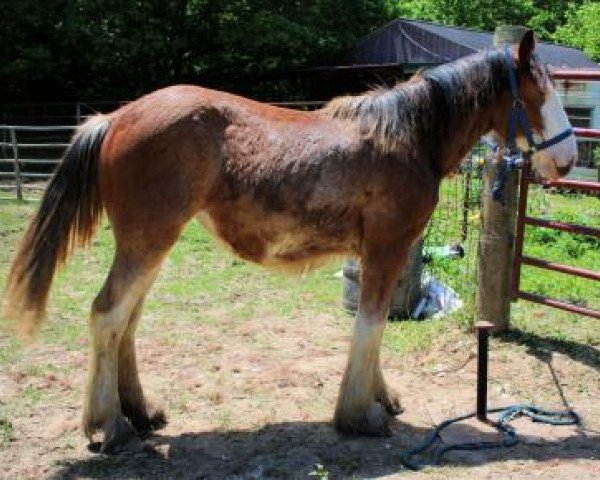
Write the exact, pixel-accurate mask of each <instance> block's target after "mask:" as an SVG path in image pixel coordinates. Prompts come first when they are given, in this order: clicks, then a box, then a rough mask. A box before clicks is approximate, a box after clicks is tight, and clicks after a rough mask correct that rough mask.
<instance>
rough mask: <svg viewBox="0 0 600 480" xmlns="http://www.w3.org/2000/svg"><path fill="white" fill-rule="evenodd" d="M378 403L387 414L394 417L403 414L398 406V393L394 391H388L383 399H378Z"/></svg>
mask: <svg viewBox="0 0 600 480" xmlns="http://www.w3.org/2000/svg"><path fill="white" fill-rule="evenodd" d="M379 401H380V402H381V404H382V405H383V406H384V407H385V409H386V411H387V413H389V414H390V415H392V416H394V417H395V416H397V415H400V414H401V413H402V412H404V409H403V408H402V405H401V404H400V395H398V393H396V392H395V391H394V390H389V389H388V391H387V392H386V393H385V395H384V398H382V399H380V400H379Z"/></svg>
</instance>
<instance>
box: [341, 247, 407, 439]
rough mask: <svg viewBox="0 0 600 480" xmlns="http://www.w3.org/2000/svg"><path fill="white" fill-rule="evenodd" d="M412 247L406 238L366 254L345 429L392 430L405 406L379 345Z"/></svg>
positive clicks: (346, 380)
mask: <svg viewBox="0 0 600 480" xmlns="http://www.w3.org/2000/svg"><path fill="white" fill-rule="evenodd" d="M409 246H410V243H409V242H403V243H402V245H395V246H394V248H392V249H390V247H389V246H388V247H386V248H379V249H374V250H373V251H371V252H369V253H368V254H367V255H365V256H364V257H363V259H362V265H361V270H362V272H361V294H360V301H359V308H358V313H357V317H356V323H355V326H354V336H353V339H352V345H351V347H350V354H349V357H348V364H347V366H346V371H345V373H344V377H343V379H342V384H341V387H340V393H339V397H338V401H337V406H336V411H335V418H334V422H335V425H336V427H337V428H338V430H341V431H343V432H347V433H361V434H367V435H388V434H389V433H390V428H389V421H390V419H391V418H392V416H393V415H397V414H399V413H400V412H401V411H402V409H401V407H400V401H399V398H398V396H397V395H396V394H395V393H394V392H392V391H391V390H389V389H388V387H387V385H386V383H385V381H384V379H383V374H382V373H381V367H380V364H379V348H380V345H381V337H382V335H383V331H384V330H385V325H386V320H387V312H388V308H389V304H390V300H391V297H392V293H393V290H394V287H395V284H396V281H397V278H398V276H399V274H400V271H401V269H402V267H404V264H405V262H406V258H407V252H408V248H409ZM394 253H395V254H394Z"/></svg>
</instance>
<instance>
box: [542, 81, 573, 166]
mask: <svg viewBox="0 0 600 480" xmlns="http://www.w3.org/2000/svg"><path fill="white" fill-rule="evenodd" d="M541 114H542V120H543V122H544V131H543V132H542V138H539V136H538V135H535V134H534V139H535V141H536V143H540V142H542V141H544V140H549V139H551V138H554V137H556V136H557V135H560V134H561V133H562V132H564V131H565V130H568V129H569V128H571V124H570V122H569V119H568V118H567V114H566V113H565V109H564V108H563V106H562V103H561V101H560V98H559V97H558V95H557V93H556V90H554V89H553V88H551V87H550V88H549V89H548V90H547V91H546V101H545V102H544V104H543V105H542V109H541ZM541 153H543V154H545V155H547V156H549V157H550V158H551V159H552V160H554V162H555V163H556V165H557V166H559V167H566V166H567V165H569V164H570V163H572V162H574V161H575V160H576V159H577V141H576V140H575V135H570V136H568V137H567V138H565V139H563V140H561V141H560V142H558V143H555V144H554V145H552V146H550V147H548V148H546V149H545V150H543V151H542V152H541Z"/></svg>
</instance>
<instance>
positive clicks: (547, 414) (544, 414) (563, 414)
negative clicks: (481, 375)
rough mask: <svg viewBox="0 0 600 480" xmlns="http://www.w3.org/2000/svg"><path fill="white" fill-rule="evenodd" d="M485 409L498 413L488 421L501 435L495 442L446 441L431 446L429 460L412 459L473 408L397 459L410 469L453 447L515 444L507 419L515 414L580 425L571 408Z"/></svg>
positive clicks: (539, 420) (436, 461)
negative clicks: (492, 419) (449, 442)
mask: <svg viewBox="0 0 600 480" xmlns="http://www.w3.org/2000/svg"><path fill="white" fill-rule="evenodd" d="M486 412H487V413H491V414H496V413H497V414H499V415H498V420H497V421H496V422H489V423H491V424H493V426H494V427H495V428H496V429H497V430H498V433H499V434H500V436H501V439H500V440H498V441H495V442H490V441H482V442H464V443H453V444H450V445H445V446H443V447H440V448H437V447H436V448H434V449H433V454H432V461H431V462H430V463H418V462H417V461H415V460H414V459H413V457H414V456H415V455H418V454H420V453H423V452H425V451H426V450H428V449H430V448H431V447H432V446H433V445H434V444H435V443H438V444H440V443H441V442H442V437H441V432H442V430H444V429H445V428H446V427H448V426H450V425H452V424H454V423H458V422H461V421H463V420H466V419H469V418H473V417H475V416H476V415H477V413H476V412H473V413H469V414H467V415H461V416H460V417H455V418H451V419H450V420H446V421H444V422H442V423H441V424H440V425H438V426H437V427H436V429H435V430H434V431H433V432H431V433H430V434H429V435H428V436H427V437H425V439H424V440H423V441H422V442H421V443H420V444H419V445H417V446H416V447H413V448H411V449H410V450H408V451H407V452H406V453H404V454H403V455H402V456H401V458H400V462H401V463H402V465H404V466H405V467H406V468H408V469H410V470H420V469H422V468H423V467H426V466H430V465H437V464H439V462H440V460H441V458H442V456H443V455H444V454H446V453H448V452H450V451H453V450H467V451H474V450H487V449H491V448H501V447H504V448H507V447H514V446H515V445H518V444H519V443H520V439H519V437H518V435H517V432H516V431H515V429H514V428H513V427H512V426H511V425H510V422H511V421H512V420H514V419H515V418H519V417H528V418H530V419H531V421H532V422H535V423H544V424H548V425H579V424H580V419H579V416H578V415H577V413H575V412H574V411H573V410H565V411H553V410H544V409H541V408H539V407H536V406H534V405H522V404H517V405H510V406H507V407H501V408H491V409H488V410H486Z"/></svg>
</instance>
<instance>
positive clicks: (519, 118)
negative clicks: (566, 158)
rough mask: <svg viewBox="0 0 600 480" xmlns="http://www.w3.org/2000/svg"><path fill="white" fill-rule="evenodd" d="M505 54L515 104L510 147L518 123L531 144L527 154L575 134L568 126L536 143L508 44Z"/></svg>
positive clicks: (515, 136) (513, 144) (508, 136)
mask: <svg viewBox="0 0 600 480" xmlns="http://www.w3.org/2000/svg"><path fill="white" fill-rule="evenodd" d="M504 56H505V57H506V64H507V65H508V81H509V84H510V91H511V93H512V97H513V106H512V109H511V110H510V114H509V117H508V135H507V139H506V143H507V145H508V146H509V147H513V146H516V145H515V140H516V138H517V125H518V124H520V125H521V128H522V129H523V132H524V133H525V138H527V143H528V144H529V150H528V151H527V152H524V153H525V154H526V155H531V154H532V153H533V152H536V151H540V150H545V149H546V148H548V147H551V146H552V145H556V144H557V143H560V142H562V141H563V140H564V139H565V138H567V137H569V136H571V135H573V129H572V128H567V129H566V130H565V131H564V132H561V133H559V134H558V135H555V136H554V137H552V138H550V139H548V140H544V141H543V142H540V143H535V140H534V139H533V132H532V131H531V126H530V124H529V119H528V118H527V112H526V111H525V104H524V102H523V99H522V98H521V96H520V95H519V85H518V83H517V75H516V73H515V65H514V63H513V57H512V54H511V52H510V48H509V46H508V45H505V46H504Z"/></svg>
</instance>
